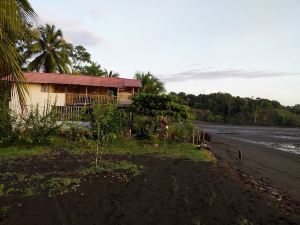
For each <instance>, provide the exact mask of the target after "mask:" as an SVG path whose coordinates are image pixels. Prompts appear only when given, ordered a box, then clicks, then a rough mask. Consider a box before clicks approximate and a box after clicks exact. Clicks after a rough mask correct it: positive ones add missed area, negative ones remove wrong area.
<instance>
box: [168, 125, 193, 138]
mask: <svg viewBox="0 0 300 225" xmlns="http://www.w3.org/2000/svg"><path fill="white" fill-rule="evenodd" d="M195 131H196V127H195V126H194V125H193V123H192V122H191V121H183V122H179V123H174V124H171V125H170V129H169V133H170V136H171V138H172V139H173V140H176V141H178V142H188V141H189V139H191V137H192V135H193V133H194V132H195Z"/></svg>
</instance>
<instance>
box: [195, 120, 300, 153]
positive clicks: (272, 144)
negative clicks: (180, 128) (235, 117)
mask: <svg viewBox="0 0 300 225" xmlns="http://www.w3.org/2000/svg"><path fill="white" fill-rule="evenodd" d="M199 127H200V128H201V129H204V130H206V131H207V132H209V133H211V134H214V135H218V136H220V137H223V138H228V139H234V140H238V141H241V142H246V143H251V144H256V145H263V146H265V147H269V148H273V149H277V150H281V151H286V152H291V153H295V154H300V129H299V128H278V127H257V126H255V127H251V126H231V125H214V124H200V125H199Z"/></svg>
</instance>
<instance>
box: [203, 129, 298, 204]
mask: <svg viewBox="0 0 300 225" xmlns="http://www.w3.org/2000/svg"><path fill="white" fill-rule="evenodd" d="M198 127H200V128H201V129H205V130H206V131H207V132H209V133H210V134H211V135H212V137H213V140H212V143H211V144H210V145H211V147H212V151H213V152H214V154H215V155H216V157H217V158H219V159H220V161H221V162H223V163H226V164H229V165H230V166H232V167H233V168H234V169H236V170H238V171H240V172H242V173H246V174H249V175H251V176H253V177H254V178H256V179H260V180H263V181H264V182H266V183H267V184H269V185H270V186H272V187H274V188H276V189H279V190H281V191H284V192H286V193H287V194H288V195H289V196H290V197H291V198H292V199H293V200H295V201H297V202H300V154H298V152H295V149H292V151H291V149H289V148H286V149H281V148H280V147H278V146H284V145H287V146H288V147H289V146H291V145H293V146H299V143H300V129H297V128H274V127H257V126H255V127H251V126H226V125H215V124H201V123H200V124H198ZM239 150H241V151H242V160H240V159H239V158H238V151H239ZM296 150H297V149H296Z"/></svg>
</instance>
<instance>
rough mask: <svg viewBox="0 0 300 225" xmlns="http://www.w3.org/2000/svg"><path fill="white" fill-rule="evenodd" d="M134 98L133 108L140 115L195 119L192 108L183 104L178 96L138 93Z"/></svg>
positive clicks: (178, 119)
mask: <svg viewBox="0 0 300 225" xmlns="http://www.w3.org/2000/svg"><path fill="white" fill-rule="evenodd" d="M132 100H133V103H132V106H131V109H132V111H133V112H135V113H136V114H138V115H143V116H148V117H152V118H155V117H156V118H157V117H161V116H164V117H169V118H172V120H177V121H180V120H186V119H187V120H192V119H194V115H193V113H192V111H191V109H190V108H189V107H188V106H186V105H183V104H181V103H180V102H179V99H178V98H177V97H176V96H172V95H165V94H163V95H155V94H138V95H135V96H133V97H132Z"/></svg>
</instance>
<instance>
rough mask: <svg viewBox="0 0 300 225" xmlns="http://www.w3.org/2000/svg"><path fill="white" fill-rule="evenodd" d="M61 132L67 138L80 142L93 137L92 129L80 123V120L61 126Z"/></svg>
mask: <svg viewBox="0 0 300 225" xmlns="http://www.w3.org/2000/svg"><path fill="white" fill-rule="evenodd" d="M60 134H61V135H62V136H64V137H65V138H67V140H69V141H72V142H78V143H86V142H88V140H89V139H91V138H92V131H91V129H89V128H87V127H84V126H82V125H80V124H79V123H78V122H69V123H66V125H65V126H64V127H62V128H61V130H60Z"/></svg>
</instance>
